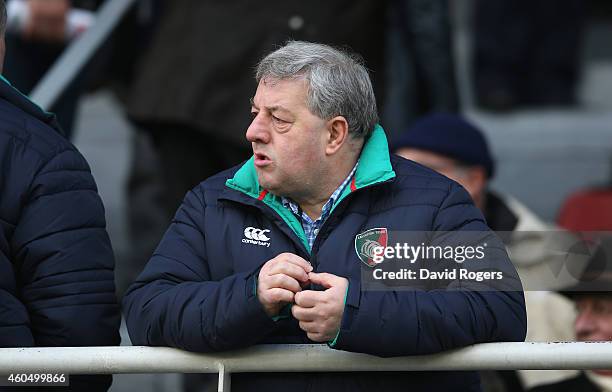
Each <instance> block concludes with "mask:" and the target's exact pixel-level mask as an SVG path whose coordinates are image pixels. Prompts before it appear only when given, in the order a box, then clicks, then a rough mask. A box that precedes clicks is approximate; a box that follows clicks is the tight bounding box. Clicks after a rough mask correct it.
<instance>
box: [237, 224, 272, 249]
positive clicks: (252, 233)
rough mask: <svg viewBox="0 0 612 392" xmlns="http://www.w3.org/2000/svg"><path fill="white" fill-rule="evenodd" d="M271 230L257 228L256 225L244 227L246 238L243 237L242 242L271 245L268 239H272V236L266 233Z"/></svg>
mask: <svg viewBox="0 0 612 392" xmlns="http://www.w3.org/2000/svg"><path fill="white" fill-rule="evenodd" d="M269 232H270V230H268V229H257V228H255V227H247V228H246V229H244V236H245V237H246V238H243V239H242V242H243V243H245V244H253V245H259V246H265V247H269V246H270V243H269V242H268V241H270V237H268V236H267V235H266V233H269Z"/></svg>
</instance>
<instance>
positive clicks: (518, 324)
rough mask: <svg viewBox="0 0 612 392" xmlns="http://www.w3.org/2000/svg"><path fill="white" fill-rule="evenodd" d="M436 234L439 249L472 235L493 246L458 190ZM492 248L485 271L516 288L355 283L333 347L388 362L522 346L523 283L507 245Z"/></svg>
mask: <svg viewBox="0 0 612 392" xmlns="http://www.w3.org/2000/svg"><path fill="white" fill-rule="evenodd" d="M433 230H434V233H438V234H439V235H437V236H436V237H434V238H433V239H432V244H436V245H442V246H444V245H445V244H453V243H455V244H456V243H457V242H460V241H461V239H462V238H461V236H459V237H456V236H457V235H459V234H460V233H464V234H465V233H466V232H468V231H473V232H477V233H480V234H484V235H485V236H486V238H488V239H489V240H491V241H494V239H493V238H492V237H493V234H492V233H490V229H489V228H488V227H487V226H486V224H485V223H484V219H483V218H482V214H481V213H480V211H479V210H478V209H477V208H476V207H475V206H474V205H473V204H472V202H471V200H470V198H469V195H468V194H467V192H465V190H463V188H461V187H459V186H457V185H455V184H453V185H452V186H451V188H450V191H449V194H448V196H447V197H446V198H445V200H444V201H443V203H442V205H441V206H440V209H439V211H438V213H437V215H436V217H435V218H434V222H433ZM487 233H488V234H489V235H487ZM457 238H459V239H460V240H457ZM470 238H473V237H470ZM489 248H491V249H487V251H490V252H487V253H485V254H486V255H487V257H489V254H491V258H493V259H495V260H488V263H487V264H486V266H488V267H490V266H491V265H493V266H495V268H496V270H501V271H503V272H504V274H506V275H507V276H508V278H509V280H510V281H511V282H513V283H512V284H509V285H508V286H506V287H490V288H488V287H486V285H483V284H480V285H479V286H477V287H476V286H474V287H470V285H465V286H464V287H461V286H459V287H458V288H454V289H435V290H429V291H426V290H416V289H415V290H391V289H389V290H387V291H381V290H379V291H373V290H372V291H370V290H361V285H360V284H361V282H360V281H359V280H358V279H353V278H351V279H349V290H348V292H347V296H346V304H345V309H344V315H343V319H342V324H341V328H340V331H339V334H338V336H337V338H336V340H335V341H334V342H333V343H332V344H331V346H332V347H333V348H337V349H341V350H347V351H354V352H363V353H367V354H373V355H378V356H384V357H388V356H402V355H420V354H431V353H436V352H440V351H444V350H449V349H453V348H458V347H462V346H467V345H471V344H476V343H484V342H494V341H523V340H524V339H525V333H526V324H527V320H526V314H525V304H524V299H523V292H522V288H521V286H520V280H518V276H517V275H516V271H515V270H514V267H513V266H512V265H511V263H510V260H509V259H508V257H507V254H506V252H505V249H504V248H503V244H501V242H499V243H495V242H492V244H489ZM465 264H466V266H467V264H468V263H465Z"/></svg>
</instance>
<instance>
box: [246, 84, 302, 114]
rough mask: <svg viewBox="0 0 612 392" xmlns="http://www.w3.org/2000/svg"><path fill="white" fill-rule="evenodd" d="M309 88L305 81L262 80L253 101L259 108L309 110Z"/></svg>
mask: <svg viewBox="0 0 612 392" xmlns="http://www.w3.org/2000/svg"><path fill="white" fill-rule="evenodd" d="M307 103H308V88H307V82H306V81H305V80H304V79H272V78H264V79H262V80H261V81H260V82H259V84H258V86H257V90H256V91H255V96H254V97H253V98H252V99H251V105H252V106H254V107H257V108H268V109H271V108H275V107H283V108H286V109H293V110H298V109H303V108H307Z"/></svg>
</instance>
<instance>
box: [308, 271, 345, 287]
mask: <svg viewBox="0 0 612 392" xmlns="http://www.w3.org/2000/svg"><path fill="white" fill-rule="evenodd" d="M308 278H309V279H310V283H314V284H318V285H321V286H323V287H325V288H327V289H329V288H331V287H334V286H336V285H337V284H338V280H339V279H340V277H338V276H336V275H334V274H329V273H327V272H321V273H316V272H311V273H309V274H308Z"/></svg>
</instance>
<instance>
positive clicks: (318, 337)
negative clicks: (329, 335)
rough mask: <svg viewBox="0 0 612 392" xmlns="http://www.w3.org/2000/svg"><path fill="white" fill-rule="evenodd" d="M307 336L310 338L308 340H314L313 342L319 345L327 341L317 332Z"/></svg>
mask: <svg viewBox="0 0 612 392" xmlns="http://www.w3.org/2000/svg"><path fill="white" fill-rule="evenodd" d="M306 336H308V339H310V340H312V341H313V342H317V343H322V342H325V341H326V340H327V339H325V336H323V334H320V333H316V332H309V333H307V334H306Z"/></svg>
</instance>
